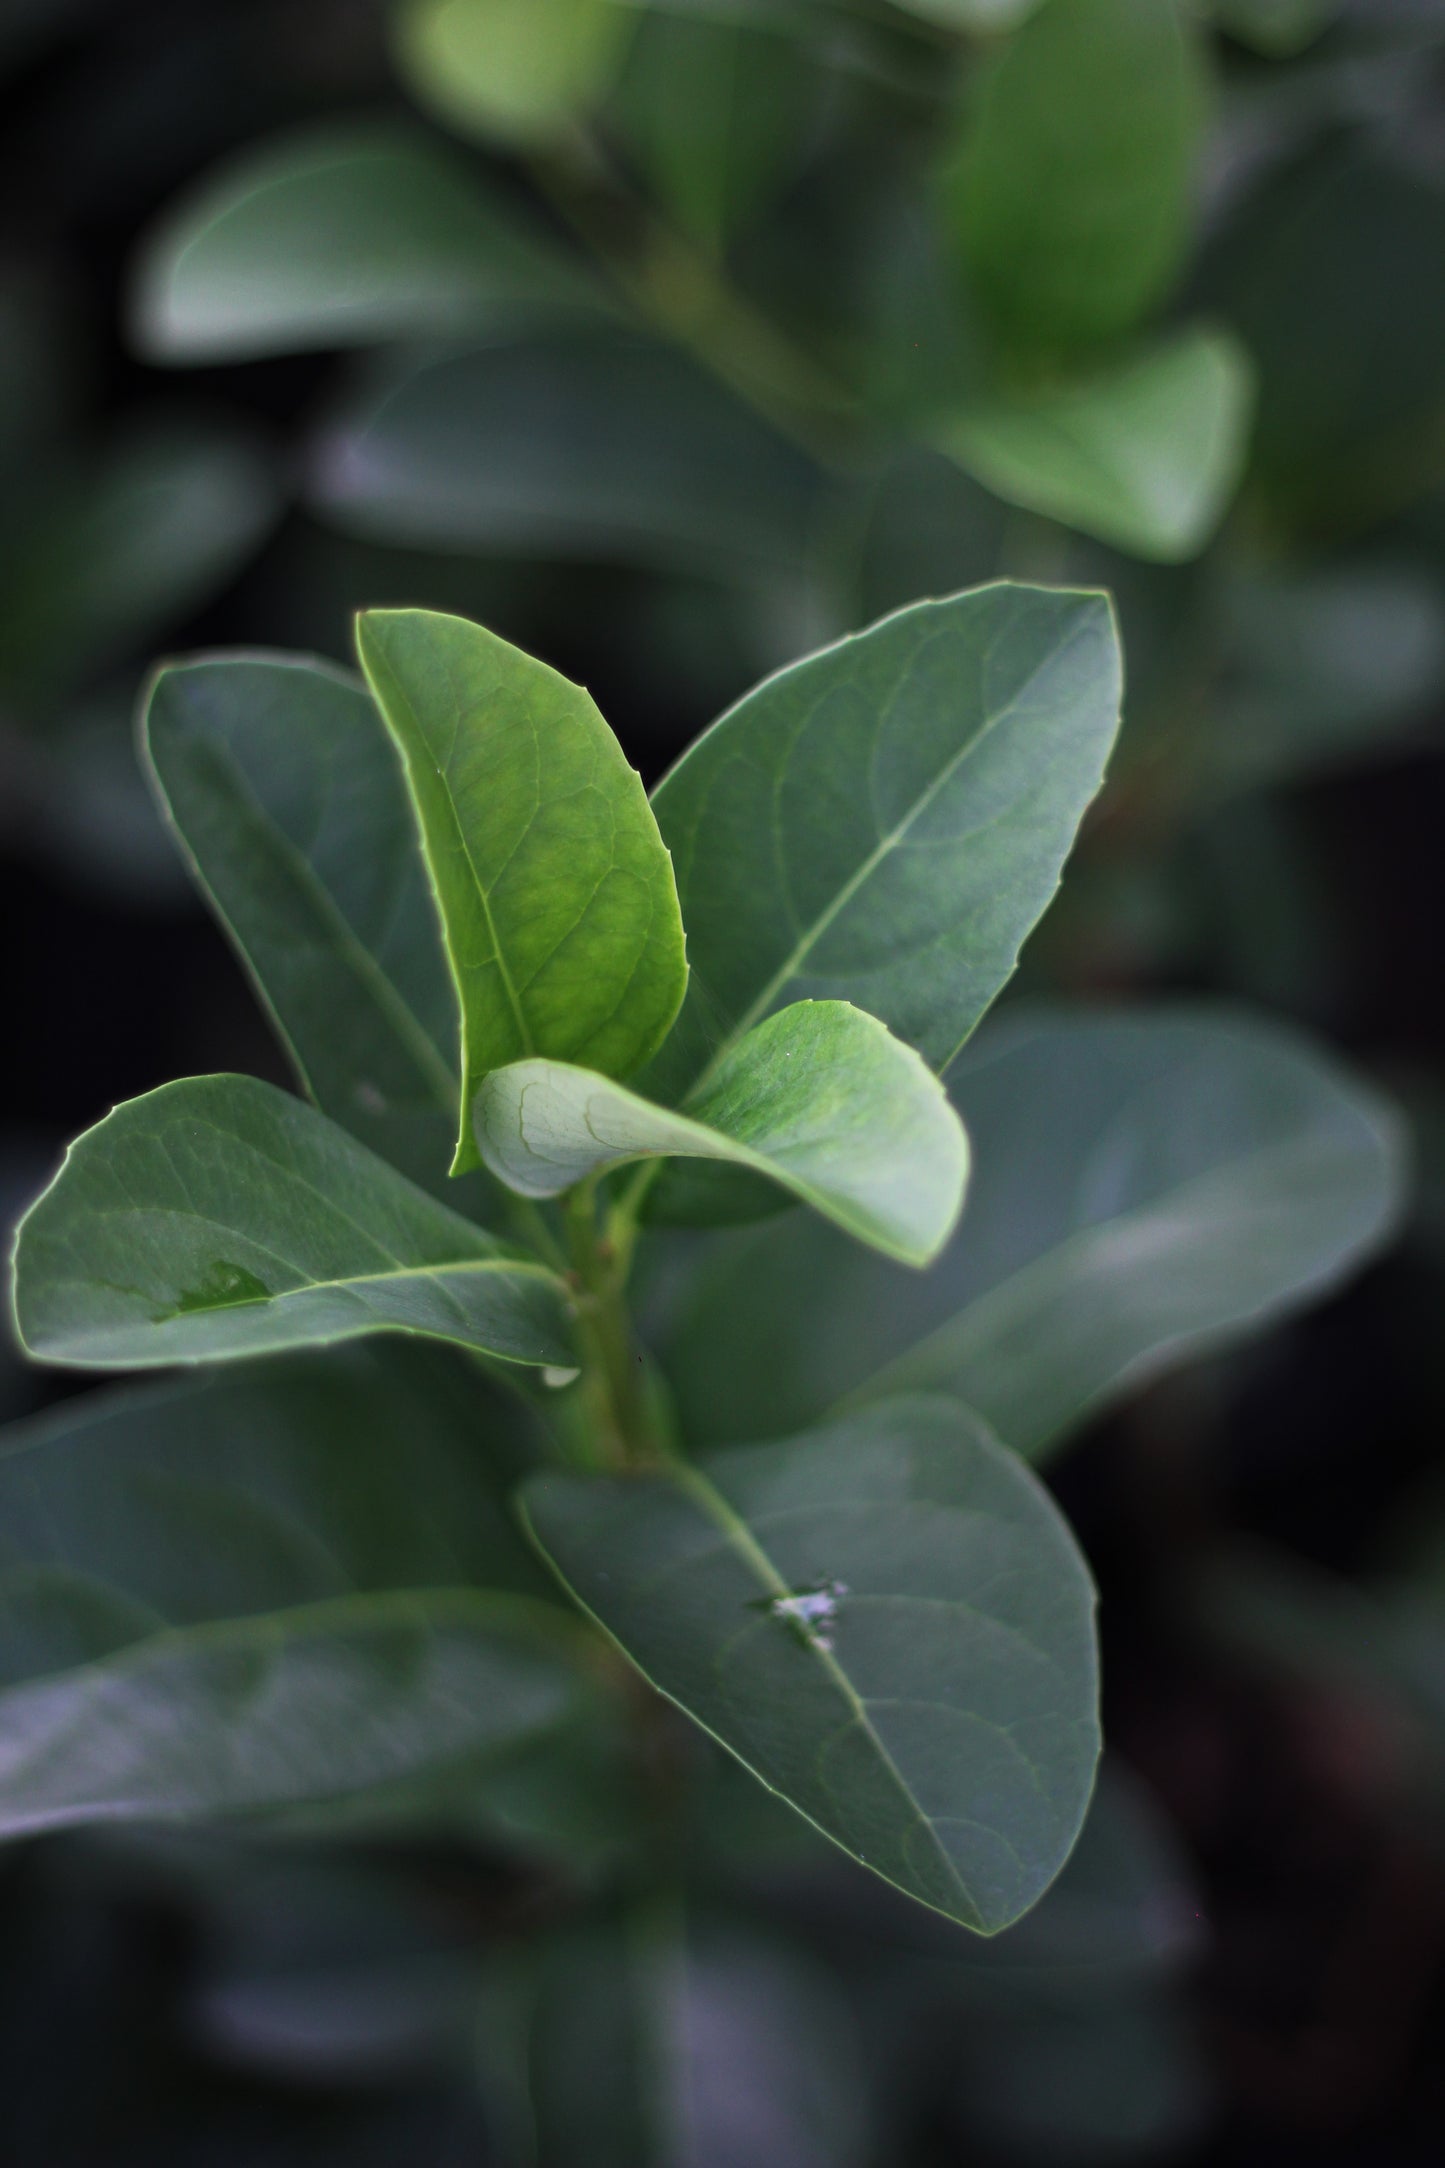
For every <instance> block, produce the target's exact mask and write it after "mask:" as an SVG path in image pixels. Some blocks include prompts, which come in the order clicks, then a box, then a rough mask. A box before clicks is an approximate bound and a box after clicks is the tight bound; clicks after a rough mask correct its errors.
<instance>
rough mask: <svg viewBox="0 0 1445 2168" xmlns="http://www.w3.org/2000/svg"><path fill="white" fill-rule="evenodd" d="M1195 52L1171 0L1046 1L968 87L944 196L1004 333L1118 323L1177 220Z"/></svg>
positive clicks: (1098, 329) (1043, 338) (1174, 256)
mask: <svg viewBox="0 0 1445 2168" xmlns="http://www.w3.org/2000/svg"><path fill="white" fill-rule="evenodd" d="M1203 120H1204V82H1203V74H1202V61H1201V57H1200V54H1199V51H1198V47H1197V43H1196V39H1195V37H1194V35H1193V34H1192V28H1191V26H1190V25H1189V24H1188V23H1187V21H1186V20H1185V19H1184V17H1183V16H1182V14H1181V13H1180V12H1179V11H1178V10H1177V9H1176V8H1175V6H1174V5H1173V4H1172V0H1046V4H1045V5H1044V6H1043V7H1041V8H1039V9H1038V10H1037V12H1036V13H1034V14H1033V15H1031V16H1030V17H1029V18H1028V20H1027V21H1026V22H1025V23H1024V24H1023V25H1022V26H1021V28H1020V29H1019V30H1018V31H1017V32H1016V33H1015V35H1014V36H1013V38H1012V39H1011V40H1010V41H1009V43H1008V45H1007V46H1006V47H1005V48H1004V50H1003V52H1002V54H1001V55H1000V56H999V57H998V59H997V60H996V61H995V62H994V63H993V64H992V65H991V67H990V68H989V69H988V70H987V72H986V73H985V75H984V77H983V80H982V81H981V82H980V84H979V85H978V88H977V94H976V99H975V102H974V104H973V105H972V107H971V109H970V111H969V114H968V118H967V123H966V128H965V133H964V136H963V139H962V142H961V143H960V145H959V148H958V152H957V154H956V157H955V159H954V160H953V162H952V164H951V166H950V168H949V170H948V172H947V174H946V176H945V184H944V185H945V197H946V200H947V203H948V207H949V212H950V216H951V218H952V220H953V223H954V227H955V230H956V232H957V235H958V238H959V242H960V245H961V248H962V252H963V257H964V261H965V264H966V266H967V269H968V271H969V274H970V276H971V279H972V282H973V286H974V289H975V291H976V292H977V293H978V294H979V296H980V298H981V299H982V300H983V301H984V302H985V304H986V305H987V307H988V308H989V310H990V311H991V313H992V314H993V316H994V317H995V319H996V320H997V322H998V323H999V325H1000V326H1001V327H1002V328H1003V330H1004V331H1005V332H1006V333H1007V334H1008V335H1010V336H1011V337H1014V338H1017V339H1021V340H1028V341H1035V340H1036V341H1039V342H1041V343H1045V344H1062V345H1072V344H1084V343H1087V342H1089V341H1092V340H1098V339H1107V338H1111V337H1115V336H1117V335H1118V334H1119V333H1121V332H1125V331H1128V330H1129V329H1130V328H1131V326H1132V325H1134V324H1135V323H1136V322H1137V321H1138V320H1139V318H1140V317H1141V316H1142V315H1143V314H1144V312H1145V310H1146V309H1148V308H1149V307H1150V305H1151V304H1152V303H1153V302H1155V301H1156V300H1157V299H1158V298H1159V297H1160V295H1161V294H1162V293H1163V291H1164V289H1165V288H1166V287H1167V285H1168V284H1169V282H1170V280H1171V278H1172V277H1173V275H1174V273H1175V270H1176V268H1177V266H1178V263H1179V259H1180V256H1181V253H1182V251H1183V249H1184V246H1185V243H1186V240H1187V237H1188V227H1189V215H1190V208H1191V203H1190V198H1191V191H1192V183H1193V167H1194V159H1195V154H1196V151H1197V149H1198V146H1199V138H1200V132H1201V128H1202V125H1203Z"/></svg>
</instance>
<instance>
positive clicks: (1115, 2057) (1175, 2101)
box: [953, 1988, 1210, 2168]
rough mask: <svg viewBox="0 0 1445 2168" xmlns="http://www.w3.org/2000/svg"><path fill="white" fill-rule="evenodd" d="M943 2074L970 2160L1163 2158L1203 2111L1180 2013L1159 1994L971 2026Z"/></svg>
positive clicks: (1200, 2070) (1197, 2061)
mask: <svg viewBox="0 0 1445 2168" xmlns="http://www.w3.org/2000/svg"><path fill="white" fill-rule="evenodd" d="M953 2067H954V2073H955V2080H954V2090H953V2100H954V2113H955V2116H956V2119H957V2124H958V2127H959V2129H960V2131H961V2132H962V2133H964V2134H966V2136H965V2142H966V2144H967V2145H968V2146H969V2149H970V2150H971V2149H972V2148H974V2147H978V2148H983V2149H986V2150H987V2152H989V2153H993V2152H995V2150H997V2152H998V2153H999V2154H1002V2155H1003V2156H1004V2157H1005V2158H1013V2159H1024V2160H1029V2161H1036V2162H1047V2163H1050V2164H1057V2168H1095V2164H1097V2163H1098V2162H1100V2161H1108V2162H1109V2163H1110V2164H1111V2168H1112V2164H1114V2163H1116V2162H1118V2163H1123V2162H1127V2161H1133V2160H1148V2161H1155V2160H1158V2159H1160V2158H1163V2157H1168V2156H1169V2155H1170V2154H1172V2153H1174V2152H1176V2151H1177V2150H1178V2149H1179V2148H1181V2147H1183V2146H1186V2145H1187V2144H1188V2143H1189V2141H1190V2140H1191V2139H1194V2138H1196V2137H1197V2136H1198V2135H1199V2134H1200V2131H1201V2128H1202V2126H1203V2125H1204V2123H1205V2121H1206V2120H1207V2117H1208V2112H1209V2105H1210V2101H1209V2081H1208V2075H1207V2072H1206V2068H1205V2064H1204V2059H1203V2056H1202V2054H1201V2052H1200V2049H1199V2047H1198V2045H1197V2043H1196V2041H1195V2039H1194V2036H1193V2032H1192V2028H1191V2025H1190V2020H1189V2013H1188V2012H1187V2010H1186V2009H1185V2008H1184V2007H1183V2005H1182V2004H1181V2003H1179V2002H1176V2001H1171V2000H1170V1999H1169V1998H1167V1997H1165V1996H1163V1995H1161V1994H1160V1993H1159V1991H1158V1990H1157V1988H1149V1989H1146V1990H1136V1991H1134V1992H1132V1993H1128V1994H1122V1995H1100V1996H1096V1997H1095V1998H1094V1999H1093V2000H1092V2001H1090V2002H1089V2003H1087V2004H1080V2005H1075V2006H1073V2007H1071V2008H1069V2009H1067V2010H1055V2011H1033V2012H1031V2013H1030V2014H1029V2016H1028V2017H1027V2018H1026V2019H1022V2020H1020V2019H1011V2018H1007V2017H1001V2018H994V2019H992V2020H989V2019H986V2018H979V2017H974V2018H973V2019H972V2020H971V2021H970V2023H969V2024H968V2025H966V2026H963V2027H961V2028H960V2032H959V2037H958V2039H957V2041H956V2043H955V2059H954V2065H953Z"/></svg>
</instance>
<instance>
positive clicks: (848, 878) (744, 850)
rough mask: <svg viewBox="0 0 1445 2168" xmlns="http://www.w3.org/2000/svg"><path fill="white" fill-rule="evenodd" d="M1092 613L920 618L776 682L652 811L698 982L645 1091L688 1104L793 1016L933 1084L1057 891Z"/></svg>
mask: <svg viewBox="0 0 1445 2168" xmlns="http://www.w3.org/2000/svg"><path fill="white" fill-rule="evenodd" d="M1119 689H1120V663H1119V650H1118V641H1117V636H1116V633H1115V628H1114V622H1113V617H1112V614H1111V611H1110V608H1109V603H1108V600H1107V598H1106V597H1105V596H1103V595H1098V594H1085V593H1071V592H1068V591H1058V590H1050V589H1044V588H1031V587H1015V586H1010V585H1007V584H1003V583H1001V584H999V585H998V586H995V587H984V588H980V589H978V590H976V591H975V592H974V593H971V594H963V595H955V596H953V597H951V598H950V599H949V600H948V601H944V602H926V603H919V604H917V605H916V606H915V607H914V608H912V609H908V610H900V611H899V612H898V614H897V615H896V616H894V617H889V618H885V619H884V620H883V622H882V623H881V624H879V625H875V626H873V627H871V628H870V630H868V631H867V632H864V633H859V634H856V635H855V636H854V637H853V638H851V639H847V640H841V641H839V643H838V644H837V645H836V646H835V647H829V648H824V649H823V650H822V651H821V653H819V654H816V655H810V656H808V657H806V658H805V659H804V660H803V661H802V662H798V663H795V664H794V665H793V666H792V667H791V669H787V670H782V671H779V672H778V673H777V675H776V676H774V677H771V678H767V679H765V680H764V682H763V683H762V684H761V685H760V686H758V687H757V689H756V690H755V691H753V692H751V693H749V694H747V695H746V696H745V698H744V699H743V700H741V701H740V702H739V703H738V705H737V706H736V707H735V708H732V709H730V710H729V711H728V713H727V714H726V715H724V716H723V717H722V718H721V719H720V720H719V721H718V722H716V723H715V724H714V725H713V727H712V729H711V730H709V731H708V732H707V733H706V734H705V735H704V736H703V737H702V738H701V739H699V740H698V742H697V743H696V744H695V745H694V746H693V747H692V748H691V750H690V751H689V752H688V753H686V754H685V755H684V757H683V759H682V760H681V761H680V762H679V763H678V765H677V766H676V767H675V768H674V769H673V770H672V772H671V774H670V775H668V776H667V777H666V778H665V780H664V781H663V782H662V784H661V785H660V786H659V788H658V790H657V791H656V793H655V797H654V802H655V804H656V808H657V818H658V823H659V826H660V827H661V829H662V834H663V838H664V840H665V842H666V843H667V844H668V845H669V847H670V848H671V850H672V854H673V859H674V862H675V864H676V868H677V881H678V892H679V894H680V896H681V898H682V911H683V921H684V924H685V925H686V927H687V939H688V958H689V962H690V964H691V977H690V980H689V984H688V992H687V999H686V1001H685V1003H684V1005H683V1010H682V1014H681V1016H680V1018H679V1019H678V1023H677V1026H676V1028H675V1030H674V1032H673V1035H672V1037H671V1039H670V1040H669V1041H668V1044H667V1046H666V1047H665V1048H664V1050H663V1053H662V1056H661V1058H660V1059H659V1060H658V1061H657V1062H656V1063H655V1064H654V1065H653V1068H652V1070H651V1071H650V1072H649V1079H648V1080H647V1081H646V1082H645V1083H644V1085H643V1088H644V1089H645V1090H647V1091H649V1093H650V1094H652V1095H653V1096H656V1097H658V1098H672V1097H675V1096H680V1095H681V1094H682V1093H684V1092H685V1091H686V1090H687V1089H688V1088H689V1087H690V1086H691V1085H692V1084H694V1083H695V1082H696V1080H697V1078H698V1076H699V1075H700V1074H702V1073H703V1072H705V1071H706V1070H707V1069H708V1068H709V1067H710V1066H711V1065H712V1064H714V1063H715V1062H716V1061H718V1060H719V1059H720V1058H721V1056H722V1055H723V1054H724V1053H725V1052H726V1051H727V1049H728V1048H729V1047H731V1046H732V1045H734V1044H735V1043H736V1041H737V1040H738V1039H739V1038H741V1037H742V1035H743V1034H744V1033H745V1032H747V1031H750V1030H751V1029H752V1027H753V1025H754V1024H756V1023H758V1022H760V1021H761V1019H762V1018H763V1017H765V1016H767V1015H768V1014H770V1013H771V1011H772V1010H774V1009H777V1008H781V1007H783V1006H784V1005H785V1004H787V1003H788V1002H791V1001H797V1000H800V999H809V998H823V999H839V1000H844V1001H853V1002H856V1004H857V1005H858V1007H859V1008H863V1009H866V1010H868V1011H869V1013H870V1014H871V1015H874V1016H877V1017H880V1018H881V1019H882V1021H883V1022H884V1023H885V1024H887V1026H888V1028H889V1029H890V1030H891V1031H892V1032H894V1033H895V1034H896V1035H897V1036H898V1037H899V1038H901V1039H904V1040H906V1041H907V1042H908V1043H909V1044H910V1045H912V1046H915V1047H917V1049H918V1051H919V1052H920V1053H921V1054H922V1055H923V1057H924V1059H925V1060H926V1061H927V1062H928V1063H929V1064H930V1066H931V1067H933V1068H935V1069H942V1068H944V1067H945V1066H946V1065H947V1064H948V1063H949V1062H950V1061H951V1060H952V1059H953V1057H954V1055H955V1054H956V1053H957V1052H958V1049H959V1047H960V1046H961V1045H962V1044H963V1042H964V1040H965V1039H967V1037H968V1036H969V1034H970V1032H971V1031H972V1030H973V1028H974V1026H975V1025H976V1024H977V1022H978V1020H979V1018H980V1017H981V1016H982V1014H983V1012H984V1010H985V1009H986V1008H987V1007H988V1005H989V1003H990V1002H991V1001H992V1000H993V999H994V997H995V995H996V994H997V993H998V991H999V989H1000V988H1001V987H1002V986H1003V984H1004V983H1005V981H1006V980H1007V979H1008V977H1009V975H1010V973H1011V972H1012V971H1013V968H1014V965H1015V962H1016V961H1017V958H1018V952H1019V949H1020V947H1021V946H1022V943H1023V941H1024V939H1025V937H1026V935H1027V934H1028V933H1029V931H1030V930H1031V928H1032V927H1033V925H1034V923H1035V921H1036V920H1037V919H1038V918H1039V916H1040V915H1041V914H1042V912H1043V911H1044V909H1045V908H1046V907H1047V905H1048V903H1049V901H1050V899H1051V898H1052V896H1053V894H1054V891H1055V889H1056V888H1057V886H1058V880H1059V872H1060V868H1061V866H1062V864H1063V861H1064V859H1065V857H1066V856H1067V855H1068V851H1069V849H1070V846H1071V845H1072V843H1073V840H1074V832H1075V830H1076V828H1077V827H1078V824H1079V821H1080V819H1081V817H1082V815H1083V812H1084V808H1085V806H1086V805H1087V804H1088V802H1089V800H1090V799H1091V798H1092V797H1093V795H1094V793H1095V791H1096V790H1097V789H1098V787H1099V783H1100V780H1101V778H1102V774H1103V768H1104V762H1105V760H1106V759H1107V758H1108V754H1109V749H1110V746H1111V744H1112V742H1113V738H1114V732H1115V729H1116V726H1117V721H1118V709H1119Z"/></svg>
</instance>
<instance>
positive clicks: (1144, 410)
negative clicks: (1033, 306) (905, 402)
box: [937, 331, 1252, 559]
mask: <svg viewBox="0 0 1445 2168" xmlns="http://www.w3.org/2000/svg"><path fill="white" fill-rule="evenodd" d="M1251 389H1252V378H1251V373H1250V368H1249V363H1248V360H1247V359H1246V357H1245V354H1244V351H1243V349H1242V348H1241V347H1240V346H1239V344H1238V342H1237V341H1236V340H1234V339H1232V338H1230V337H1229V336H1228V335H1227V334H1225V333H1220V332H1207V331H1195V332H1187V333H1185V334H1184V335H1183V336H1181V337H1179V338H1176V339H1174V340H1172V341H1170V342H1169V343H1168V344H1167V345H1164V346H1161V347H1158V348H1156V349H1154V350H1153V351H1152V352H1149V353H1146V354H1143V355H1140V356H1138V357H1136V358H1134V359H1132V360H1129V361H1127V362H1124V363H1123V364H1122V365H1120V366H1118V367H1116V368H1114V369H1113V370H1111V371H1110V372H1109V373H1107V374H1106V375H1103V376H1099V377H1095V378H1092V379H1090V380H1089V381H1086V382H1084V383H1082V384H1079V385H1068V386H1064V387H1062V388H1059V389H1057V390H1053V391H1048V392H1043V393H1039V394H1036V395H1035V396H1033V397H1019V398H1014V399H995V400H992V401H986V402H984V403H981V404H980V405H978V406H975V407H971V408H969V409H967V410H965V411H964V412H963V413H961V414H959V415H957V416H956V417H955V418H954V419H953V420H952V421H951V422H949V423H946V424H945V425H944V426H943V427H942V428H941V429H940V430H939V431H938V432H937V434H938V440H939V442H940V443H941V444H942V445H943V446H944V447H945V449H947V450H948V451H950V452H951V453H952V454H953V455H954V457H955V458H957V459H958V460H959V462H960V463H961V464H962V465H963V466H965V467H967V468H968V470H969V472H970V473H971V474H975V475H977V476H978V479H979V480H980V481H981V482H985V483H987V485H988V487H989V488H990V489H992V490H994V491H996V492H997V494H998V495H999V496H1001V497H1005V498H1007V499H1008V500H1009V501H1010V503H1013V504H1022V505H1025V506H1027V507H1028V509H1029V510H1030V511H1034V512H1043V513H1046V514H1047V515H1048V516H1049V517H1050V518H1052V519H1058V520H1062V521H1063V522H1064V523H1065V525H1066V526H1070V527H1078V528H1081V529H1082V530H1083V532H1084V533H1085V534H1093V535H1098V536H1099V537H1100V538H1101V539H1102V540H1103V541H1105V542H1112V543H1115V544H1116V545H1117V546H1118V547H1119V548H1120V549H1124V550H1129V551H1131V552H1133V553H1134V554H1135V555H1136V556H1140V557H1154V558H1164V559H1175V558H1181V557H1192V556H1194V555H1196V554H1197V552H1198V551H1199V550H1201V549H1202V548H1203V547H1204V544H1205V543H1206V542H1207V541H1208V539H1209V537H1210V535H1211V533H1212V532H1213V530H1214V528H1215V527H1216V526H1217V525H1218V523H1219V520H1220V518H1221V516H1222V515H1223V512H1224V509H1225V506H1226V505H1227V503H1228V501H1229V499H1230V497H1231V496H1232V495H1233V493H1234V490H1235V488H1236V486H1237V484H1238V481H1239V477H1240V473H1241V471H1242V469H1243V465H1244V454H1245V433H1246V430H1247V428H1248V423H1249V412H1250V401H1251Z"/></svg>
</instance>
